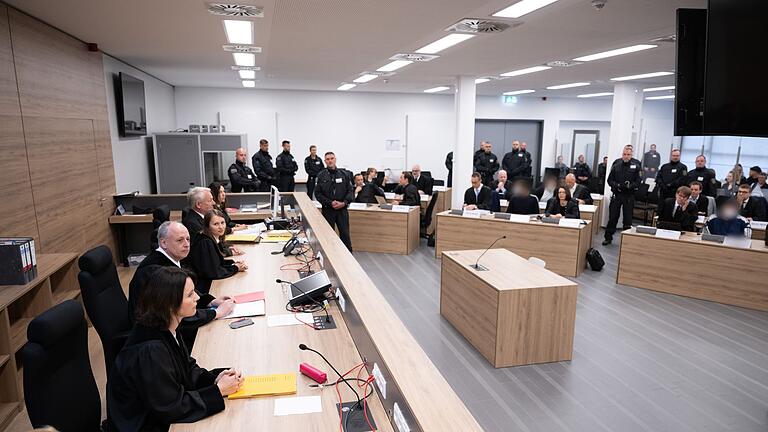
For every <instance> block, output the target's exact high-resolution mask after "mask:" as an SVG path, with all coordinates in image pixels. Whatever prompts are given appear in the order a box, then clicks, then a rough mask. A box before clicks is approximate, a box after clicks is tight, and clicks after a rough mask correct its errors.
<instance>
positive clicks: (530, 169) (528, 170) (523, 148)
mask: <svg viewBox="0 0 768 432" xmlns="http://www.w3.org/2000/svg"><path fill="white" fill-rule="evenodd" d="M527 149H528V143H526V142H525V141H523V142H521V143H520V150H521V151H522V152H523V154H525V160H526V166H527V168H526V169H525V173H524V174H523V175H524V176H525V178H527V179H529V180H533V177H532V176H531V174H532V173H533V157H531V152H529V151H528V150H527Z"/></svg>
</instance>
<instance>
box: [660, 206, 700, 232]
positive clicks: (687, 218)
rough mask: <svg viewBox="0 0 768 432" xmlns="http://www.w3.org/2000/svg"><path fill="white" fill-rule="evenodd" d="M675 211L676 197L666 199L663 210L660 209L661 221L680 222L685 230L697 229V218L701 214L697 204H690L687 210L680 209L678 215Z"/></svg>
mask: <svg viewBox="0 0 768 432" xmlns="http://www.w3.org/2000/svg"><path fill="white" fill-rule="evenodd" d="M674 211H675V199H674V198H667V199H665V200H664V202H663V204H662V207H661V211H659V221H663V222H675V223H679V224H680V227H681V228H682V229H683V231H696V218H698V216H699V209H698V208H697V207H696V206H695V205H693V204H689V205H688V208H687V209H685V211H683V209H682V208H680V209H678V210H677V214H676V215H673V214H672V212H674Z"/></svg>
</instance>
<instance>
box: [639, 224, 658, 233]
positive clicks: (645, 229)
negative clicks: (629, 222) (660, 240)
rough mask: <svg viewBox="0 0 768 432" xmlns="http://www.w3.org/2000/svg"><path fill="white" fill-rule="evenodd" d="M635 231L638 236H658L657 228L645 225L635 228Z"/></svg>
mask: <svg viewBox="0 0 768 432" xmlns="http://www.w3.org/2000/svg"><path fill="white" fill-rule="evenodd" d="M635 231H636V232H637V233H638V234H650V235H656V227H650V226H645V225H640V226H637V227H635Z"/></svg>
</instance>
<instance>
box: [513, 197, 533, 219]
mask: <svg viewBox="0 0 768 432" xmlns="http://www.w3.org/2000/svg"><path fill="white" fill-rule="evenodd" d="M507 213H512V214H525V215H531V214H539V200H538V199H537V198H536V197H535V196H533V195H527V196H512V197H510V198H509V205H508V206H507Z"/></svg>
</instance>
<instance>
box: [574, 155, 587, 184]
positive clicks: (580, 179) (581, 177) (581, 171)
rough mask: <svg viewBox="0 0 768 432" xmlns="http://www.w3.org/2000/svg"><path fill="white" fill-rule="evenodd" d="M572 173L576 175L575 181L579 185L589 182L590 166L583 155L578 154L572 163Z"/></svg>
mask: <svg viewBox="0 0 768 432" xmlns="http://www.w3.org/2000/svg"><path fill="white" fill-rule="evenodd" d="M573 175H574V176H575V177H576V183H578V184H580V185H587V184H589V179H590V178H591V177H592V168H590V167H589V165H588V164H587V162H586V161H585V160H584V155H583V154H580V155H579V159H578V161H577V162H576V163H575V164H574V165H573Z"/></svg>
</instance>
